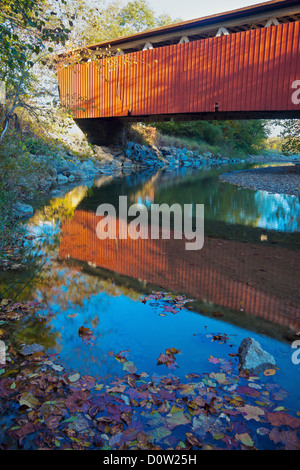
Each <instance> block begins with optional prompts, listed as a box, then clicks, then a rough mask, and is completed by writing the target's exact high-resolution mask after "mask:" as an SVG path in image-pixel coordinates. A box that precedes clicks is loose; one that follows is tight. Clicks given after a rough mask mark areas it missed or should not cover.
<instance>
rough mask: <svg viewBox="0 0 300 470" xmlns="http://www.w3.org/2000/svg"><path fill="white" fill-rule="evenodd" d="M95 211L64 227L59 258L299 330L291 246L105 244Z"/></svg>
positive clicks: (295, 258) (209, 241)
mask: <svg viewBox="0 0 300 470" xmlns="http://www.w3.org/2000/svg"><path fill="white" fill-rule="evenodd" d="M98 222H99V217H97V216H96V214H95V213H94V212H89V211H83V210H77V211H75V215H74V218H73V219H72V220H66V221H65V222H63V225H62V236H61V242H60V253H59V256H60V258H62V259H66V258H72V259H76V260H79V261H84V262H89V263H90V264H91V263H92V264H93V265H95V266H97V267H101V268H104V269H108V270H110V271H113V272H115V273H118V274H121V275H124V276H129V277H131V278H134V279H140V280H143V281H146V282H148V283H151V284H154V285H157V286H161V287H162V288H163V289H165V290H171V291H176V292H181V293H185V294H187V295H188V296H191V297H193V298H198V299H199V298H200V299H205V300H207V301H211V302H213V303H215V304H218V305H220V306H223V307H226V308H229V309H231V310H236V311H239V312H240V314H241V315H243V313H242V312H245V313H248V314H251V315H254V316H257V317H260V318H262V319H265V320H268V321H271V322H274V323H275V324H277V325H281V326H284V327H288V328H292V329H298V328H299V327H300V315H299V314H300V308H299V305H300V304H299V289H298V287H299V286H298V279H299V266H300V253H299V252H290V251H289V250H288V249H286V248H279V247H272V246H261V245H257V244H252V243H243V242H240V241H233V240H222V239H214V238H210V237H206V238H205V242H204V247H203V249H202V250H200V251H186V250H185V241H184V240H172V239H171V240H162V239H159V240H141V239H139V240H131V239H130V238H128V239H125V240H124V239H123V240H119V239H117V240H110V239H107V240H99V239H98V238H97V235H96V225H97V223H98Z"/></svg>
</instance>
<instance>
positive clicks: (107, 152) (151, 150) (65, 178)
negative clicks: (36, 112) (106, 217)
mask: <svg viewBox="0 0 300 470" xmlns="http://www.w3.org/2000/svg"><path fill="white" fill-rule="evenodd" d="M31 159H32V162H33V163H34V164H35V165H41V167H42V168H43V173H42V176H41V178H39V180H38V181H36V183H35V184H36V185H37V188H36V189H37V190H38V191H41V192H42V193H43V194H45V193H49V194H50V195H55V194H56V193H59V192H61V191H62V190H65V189H67V188H68V187H69V186H72V187H74V185H77V184H78V185H79V184H81V182H83V181H84V182H86V181H87V180H93V178H96V177H97V176H101V175H115V176H120V175H130V174H133V173H136V172H140V171H143V170H148V169H150V168H170V169H172V168H178V167H182V166H184V167H192V168H201V167H204V166H206V165H210V166H211V165H220V164H230V163H238V162H240V159H238V158H236V159H234V158H226V157H222V156H221V155H217V156H215V155H212V154H211V153H209V152H206V153H205V154H204V155H199V154H198V153H196V152H194V151H191V150H187V149H178V148H175V147H160V148H157V147H154V146H145V145H141V144H137V143H134V142H129V143H128V144H127V147H126V148H125V149H121V148H114V147H111V148H108V147H100V146H97V145H95V146H93V148H92V152H91V154H90V156H89V157H88V158H80V157H79V156H76V155H75V154H74V153H72V152H71V151H62V152H61V154H60V155H56V156H53V157H51V158H49V156H43V155H31ZM31 184H32V183H31ZM29 203H30V201H28V200H25V201H18V202H17V203H16V204H15V205H14V210H15V211H16V214H17V216H18V217H19V218H25V217H29V216H31V215H32V213H33V208H32V206H31V205H30V204H29Z"/></svg>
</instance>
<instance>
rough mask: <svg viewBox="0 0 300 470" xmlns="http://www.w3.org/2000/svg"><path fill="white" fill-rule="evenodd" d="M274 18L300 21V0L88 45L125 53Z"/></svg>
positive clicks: (242, 28) (273, 0)
mask: <svg viewBox="0 0 300 470" xmlns="http://www.w3.org/2000/svg"><path fill="white" fill-rule="evenodd" d="M274 18H275V21H277V22H278V23H286V22H292V21H299V20H300V3H299V0H271V1H268V2H263V3H259V4H256V5H251V6H248V7H243V8H238V9H236V10H231V11H226V12H223V13H218V14H214V15H210V16H205V17H202V18H196V19H192V20H187V21H182V22H179V23H172V24H170V25H167V26H162V27H159V28H154V29H151V30H147V31H143V32H140V33H137V34H133V35H131V36H123V37H120V38H117V39H112V40H109V41H105V42H99V43H96V44H91V45H89V46H88V49H91V50H94V49H103V48H107V47H108V46H109V47H111V50H112V51H113V50H118V49H121V50H122V51H124V53H129V52H133V51H137V50H141V49H143V48H144V46H145V44H146V43H147V42H150V43H151V45H152V47H161V46H165V45H170V44H174V43H178V41H179V40H180V39H181V38H182V37H187V38H188V41H193V40H196V39H204V38H207V37H213V36H216V34H217V32H218V30H219V28H221V27H223V28H226V29H227V30H228V33H230V34H231V33H236V32H240V31H247V30H249V29H254V28H262V27H265V26H266V23H267V21H268V20H270V19H274ZM278 23H277V24H278Z"/></svg>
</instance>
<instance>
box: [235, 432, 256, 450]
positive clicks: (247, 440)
mask: <svg viewBox="0 0 300 470" xmlns="http://www.w3.org/2000/svg"><path fill="white" fill-rule="evenodd" d="M234 437H235V439H236V440H237V441H240V442H241V443H242V444H244V445H245V446H247V447H253V446H254V442H253V440H252V439H251V437H250V436H249V434H248V433H246V432H245V433H242V434H236V435H235V436H234Z"/></svg>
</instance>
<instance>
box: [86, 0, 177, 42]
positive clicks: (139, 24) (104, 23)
mask: <svg viewBox="0 0 300 470" xmlns="http://www.w3.org/2000/svg"><path fill="white" fill-rule="evenodd" d="M175 21H179V19H178V18H177V19H173V18H171V17H170V16H169V15H159V16H156V15H155V12H154V11H153V9H152V8H151V7H150V5H149V4H148V3H147V1H146V0H132V1H130V2H128V3H127V4H126V5H125V6H124V5H123V3H122V2H121V1H120V0H112V1H111V2H110V3H109V4H108V6H107V7H106V8H103V9H99V8H97V9H91V10H90V12H89V18H88V19H87V21H86V27H85V28H83V30H82V32H81V40H82V43H85V44H92V43H97V42H105V41H109V40H110V39H115V38H118V37H122V36H129V35H131V34H135V33H139V32H141V31H145V30H147V29H152V28H155V27H159V26H163V25H166V24H170V23H174V22H175Z"/></svg>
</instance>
